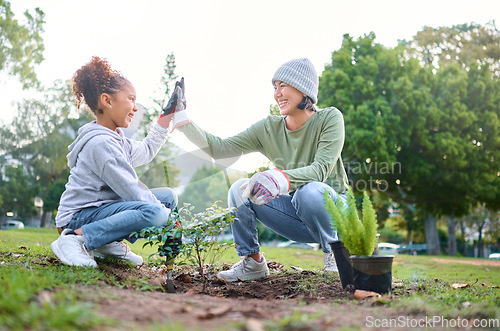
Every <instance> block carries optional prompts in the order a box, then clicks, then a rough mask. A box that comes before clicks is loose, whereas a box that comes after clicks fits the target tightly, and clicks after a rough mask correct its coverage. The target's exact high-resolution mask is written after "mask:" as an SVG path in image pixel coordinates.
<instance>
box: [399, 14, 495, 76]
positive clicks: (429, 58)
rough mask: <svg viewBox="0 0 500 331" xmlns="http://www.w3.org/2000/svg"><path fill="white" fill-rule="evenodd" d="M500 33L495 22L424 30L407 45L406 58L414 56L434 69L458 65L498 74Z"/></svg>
mask: <svg viewBox="0 0 500 331" xmlns="http://www.w3.org/2000/svg"><path fill="white" fill-rule="evenodd" d="M498 37H499V31H498V29H497V27H496V25H495V21H491V22H489V23H488V24H486V25H485V26H481V25H479V24H476V23H471V24H459V25H454V26H452V27H439V28H432V27H424V29H423V30H422V31H419V32H417V34H416V35H415V36H414V37H413V38H412V40H411V41H409V42H406V41H403V44H406V45H407V46H408V48H407V52H408V56H409V57H415V58H417V59H419V60H420V61H421V62H422V63H425V64H426V65H427V66H431V67H433V68H435V69H437V68H439V67H443V66H446V65H448V64H454V63H458V64H459V66H460V68H461V69H464V70H467V69H470V68H471V67H474V66H477V65H480V66H484V65H488V66H489V69H490V72H491V73H493V74H494V75H496V76H497V77H498V76H499V75H500V65H499V62H498V60H499V59H500V44H499V43H498Z"/></svg>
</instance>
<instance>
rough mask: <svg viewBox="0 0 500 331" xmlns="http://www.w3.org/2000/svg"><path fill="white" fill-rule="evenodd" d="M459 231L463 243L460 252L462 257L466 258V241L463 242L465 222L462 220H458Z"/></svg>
mask: <svg viewBox="0 0 500 331" xmlns="http://www.w3.org/2000/svg"><path fill="white" fill-rule="evenodd" d="M460 230H461V236H462V241H463V243H464V250H463V252H462V255H463V256H467V241H466V240H465V220H464V219H463V218H462V219H461V220H460Z"/></svg>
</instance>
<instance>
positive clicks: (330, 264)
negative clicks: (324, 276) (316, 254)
mask: <svg viewBox="0 0 500 331" xmlns="http://www.w3.org/2000/svg"><path fill="white" fill-rule="evenodd" d="M323 261H324V262H325V271H333V272H339V269H338V268H337V262H336V261H335V255H333V252H330V253H325V254H324V256H323Z"/></svg>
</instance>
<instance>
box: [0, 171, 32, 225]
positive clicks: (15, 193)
mask: <svg viewBox="0 0 500 331" xmlns="http://www.w3.org/2000/svg"><path fill="white" fill-rule="evenodd" d="M30 180H31V178H30V176H28V175H26V174H25V173H24V170H23V166H20V165H12V166H9V167H5V177H4V178H0V195H1V196H2V197H3V204H2V206H1V209H0V210H2V211H3V213H2V215H3V214H5V212H6V211H14V212H16V213H17V216H18V218H19V219H21V220H26V219H27V218H29V217H31V216H33V215H34V214H35V213H36V210H35V208H34V198H35V196H36V195H37V194H38V192H39V189H40V187H39V186H38V185H36V184H34V183H30Z"/></svg>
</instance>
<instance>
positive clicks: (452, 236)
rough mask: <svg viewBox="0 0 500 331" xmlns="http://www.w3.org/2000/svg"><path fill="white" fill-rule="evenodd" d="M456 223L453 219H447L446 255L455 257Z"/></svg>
mask: <svg viewBox="0 0 500 331" xmlns="http://www.w3.org/2000/svg"><path fill="white" fill-rule="evenodd" d="M456 228H457V222H456V221H455V219H454V218H453V217H449V218H448V255H449V256H455V255H457V236H456Z"/></svg>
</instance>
